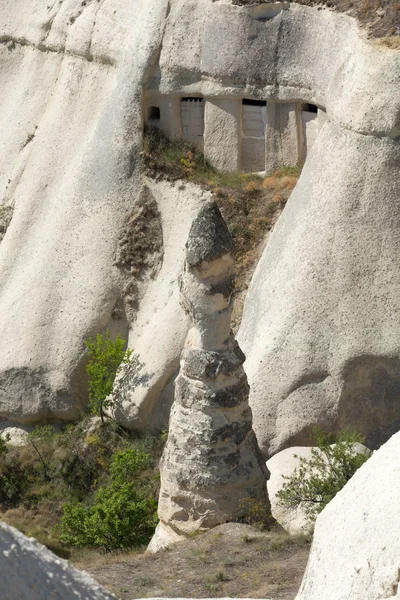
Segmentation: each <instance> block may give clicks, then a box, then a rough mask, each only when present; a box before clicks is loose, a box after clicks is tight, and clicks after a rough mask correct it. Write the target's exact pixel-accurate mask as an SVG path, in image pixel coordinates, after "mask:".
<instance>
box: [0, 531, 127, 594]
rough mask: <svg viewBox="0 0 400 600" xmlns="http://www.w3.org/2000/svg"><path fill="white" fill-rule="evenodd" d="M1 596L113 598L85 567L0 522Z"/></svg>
mask: <svg viewBox="0 0 400 600" xmlns="http://www.w3.org/2000/svg"><path fill="white" fill-rule="evenodd" d="M0 572H1V592H0V596H1V597H2V598H4V599H7V600H43V598H52V600H53V599H54V600H70V599H71V598H76V599H77V600H79V599H81V600H116V596H114V595H113V594H110V593H108V592H106V591H105V590H104V589H103V588H102V587H100V585H99V584H98V583H96V581H95V580H94V579H92V577H90V576H89V575H88V574H87V573H85V572H84V571H78V570H77V569H75V568H74V567H72V566H71V565H70V564H69V563H68V561H66V560H63V559H61V558H58V557H57V556H55V555H54V554H53V553H52V552H50V550H47V548H45V547H44V546H42V544H39V543H38V542H36V541H35V540H34V539H33V538H27V537H26V536H25V535H23V534H22V533H20V532H19V531H17V530H16V529H14V528H13V527H9V526H8V525H5V524H4V523H0Z"/></svg>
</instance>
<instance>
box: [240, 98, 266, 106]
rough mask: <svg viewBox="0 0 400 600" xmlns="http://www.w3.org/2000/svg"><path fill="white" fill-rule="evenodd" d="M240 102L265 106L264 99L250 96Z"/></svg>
mask: <svg viewBox="0 0 400 600" xmlns="http://www.w3.org/2000/svg"><path fill="white" fill-rule="evenodd" d="M242 104H243V105H244V106H267V101H266V100H251V99H250V98H243V100H242Z"/></svg>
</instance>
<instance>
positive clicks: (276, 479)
mask: <svg viewBox="0 0 400 600" xmlns="http://www.w3.org/2000/svg"><path fill="white" fill-rule="evenodd" d="M312 450H313V448H312V447H307V446H298V447H294V448H286V449H285V450H282V451H281V452H278V453H277V454H275V455H274V456H273V457H272V458H270V459H269V460H268V461H267V467H268V470H269V472H270V477H269V479H268V482H267V489H268V497H269V501H270V503H271V514H272V516H273V517H274V519H275V520H276V521H277V522H278V523H279V525H281V526H282V527H283V529H284V530H285V531H287V532H288V533H289V534H291V535H295V534H297V533H304V532H308V531H310V529H312V527H313V524H312V521H310V519H308V517H307V513H306V511H305V510H304V507H303V506H301V505H300V506H298V507H297V508H292V509H291V508H287V507H285V506H283V505H282V504H281V502H280V499H279V497H278V495H277V494H278V492H279V491H280V490H281V489H282V487H283V484H284V483H285V481H286V479H285V478H287V477H291V476H292V475H293V474H294V471H295V470H296V468H298V467H299V465H300V458H304V459H305V460H307V461H309V460H310V459H311V458H312ZM315 450H318V449H317V448H315ZM353 450H354V454H370V450H368V448H366V447H365V446H363V444H358V443H357V444H354V445H353Z"/></svg>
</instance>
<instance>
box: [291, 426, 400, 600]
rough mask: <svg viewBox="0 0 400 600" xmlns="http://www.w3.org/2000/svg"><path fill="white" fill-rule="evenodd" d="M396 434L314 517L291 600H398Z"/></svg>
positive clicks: (399, 447)
mask: <svg viewBox="0 0 400 600" xmlns="http://www.w3.org/2000/svg"><path fill="white" fill-rule="evenodd" d="M399 482H400V433H396V434H395V435H393V437H392V438H391V439H390V440H389V441H388V442H387V443H386V444H384V445H383V446H382V447H381V448H380V449H379V450H378V451H377V452H375V453H374V454H373V456H372V457H371V458H370V459H369V460H368V461H367V462H366V463H364V465H362V467H360V469H359V470H358V471H357V472H356V473H355V475H354V476H353V477H352V479H351V480H350V481H349V482H348V483H347V484H346V485H345V487H344V488H343V489H342V490H341V491H340V492H339V493H338V494H337V495H336V496H335V498H334V499H333V500H332V502H330V503H329V504H328V505H327V506H326V507H325V509H324V510H323V511H322V512H321V514H320V515H319V516H318V518H317V521H316V525H315V530H314V539H313V544H312V547H311V553H310V557H309V561H308V565H307V569H306V572H305V574H304V578H303V582H302V584H301V587H300V590H299V593H298V595H297V597H296V600H321V598H327V599H328V598H329V600H349V599H350V598H351V600H377V598H392V599H394V598H400V586H399V582H400V537H399V535H398V532H399V527H400V523H399V511H398V507H399V505H400V483H399Z"/></svg>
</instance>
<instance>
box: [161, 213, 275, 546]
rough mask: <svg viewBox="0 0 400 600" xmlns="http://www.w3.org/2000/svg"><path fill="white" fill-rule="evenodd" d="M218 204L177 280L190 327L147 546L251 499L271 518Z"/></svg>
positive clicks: (196, 232)
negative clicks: (234, 327)
mask: <svg viewBox="0 0 400 600" xmlns="http://www.w3.org/2000/svg"><path fill="white" fill-rule="evenodd" d="M231 250H232V241H231V237H230V234H229V231H228V229H227V226H226V224H225V222H224V220H223V218H222V216H221V214H220V212H219V210H218V208H217V207H216V205H215V204H214V203H211V202H210V203H206V204H205V205H204V208H203V209H202V210H201V212H200V214H199V216H198V217H197V218H196V219H195V220H194V222H193V225H192V227H191V230H190V233H189V238H188V242H187V245H186V262H185V268H184V272H183V274H182V277H181V281H180V292H181V303H182V306H183V308H184V310H185V311H186V312H187V313H189V314H190V317H191V320H192V327H191V329H190V331H189V333H188V336H187V338H186V343H185V347H184V350H183V353H182V357H181V369H180V373H179V376H178V378H177V380H176V383H175V401H174V404H173V407H172V411H171V417H170V426H169V435H168V441H167V445H166V447H165V450H164V453H163V457H162V460H161V491H160V500H159V517H160V524H159V526H158V529H157V532H156V534H155V537H154V538H153V541H152V542H151V545H150V550H156V549H158V548H159V547H160V546H162V545H166V543H165V540H166V539H167V541H168V537H169V538H170V541H174V540H176V539H177V538H178V536H185V535H189V534H190V533H193V532H195V531H204V530H206V529H210V528H211V527H214V526H216V525H219V524H221V523H224V522H226V521H231V520H234V519H237V518H239V517H240V516H241V515H242V516H243V515H245V514H246V511H248V508H249V502H250V503H251V502H252V501H254V502H257V503H261V504H262V506H263V508H264V510H265V515H266V516H267V515H268V516H269V503H268V499H267V491H266V475H267V469H266V467H265V464H264V462H263V460H262V457H261V454H260V451H259V448H258V445H257V441H256V438H255V435H254V432H253V430H252V418H251V409H250V408H249V405H248V392H249V386H248V384H247V378H246V375H245V373H244V370H243V367H242V364H243V362H244V360H245V357H244V355H243V353H242V351H241V350H240V348H239V346H238V344H237V342H236V341H235V339H234V336H233V334H232V332H231V329H230V319H231V312H232V292H233V288H234V274H233V266H234V261H233V257H232V254H231Z"/></svg>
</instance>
